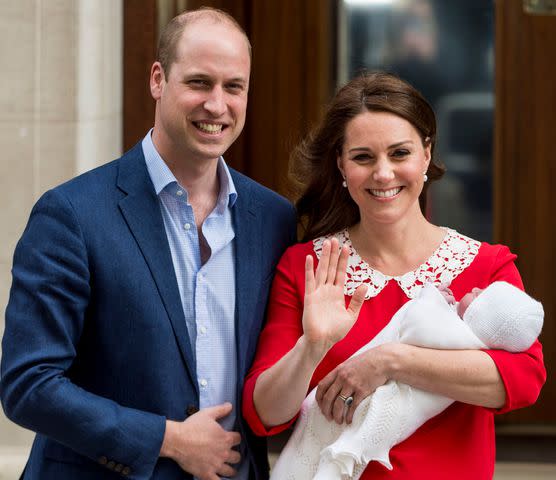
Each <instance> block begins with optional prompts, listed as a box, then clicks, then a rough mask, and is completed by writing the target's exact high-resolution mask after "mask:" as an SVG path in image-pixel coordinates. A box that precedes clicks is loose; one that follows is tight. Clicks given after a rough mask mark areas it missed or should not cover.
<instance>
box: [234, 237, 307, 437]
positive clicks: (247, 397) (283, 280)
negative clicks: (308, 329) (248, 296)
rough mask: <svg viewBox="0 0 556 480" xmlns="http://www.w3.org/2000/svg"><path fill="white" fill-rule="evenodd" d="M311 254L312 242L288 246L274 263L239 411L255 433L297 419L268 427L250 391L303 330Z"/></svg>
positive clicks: (278, 428) (279, 428) (271, 430)
mask: <svg viewBox="0 0 556 480" xmlns="http://www.w3.org/2000/svg"><path fill="white" fill-rule="evenodd" d="M309 253H311V254H313V249H312V242H309V243H308V244H307V243H306V244H298V245H294V246H293V247H290V248H289V249H288V250H286V252H285V253H284V255H283V256H282V258H281V260H280V262H279V263H278V266H277V267H276V275H275V277H274V282H273V284H272V289H271V291H270V299H269V304H268V310H267V323H266V325H265V327H264V329H263V331H262V332H261V336H260V337H259V343H258V346H257V353H256V355H255V360H254V362H253V366H252V367H251V370H250V371H249V373H248V375H247V377H246V379H245V384H244V387H243V404H242V413H243V416H244V418H245V420H246V421H247V423H248V424H249V426H250V427H251V429H252V430H253V432H255V434H257V435H261V436H266V435H275V434H277V433H279V432H281V431H283V430H285V429H286V428H288V427H289V426H290V425H291V424H292V423H293V422H294V421H295V419H296V417H294V418H292V419H291V420H290V421H289V422H287V423H285V424H283V425H278V426H275V427H271V428H266V427H265V426H264V425H263V423H262V422H261V420H260V418H259V415H258V414H257V411H256V409H255V405H254V402H253V391H254V389H255V384H256V382H257V378H258V377H259V375H260V374H261V373H262V372H264V371H265V370H266V369H268V368H270V367H271V366H272V365H274V364H275V363H276V362H277V361H278V360H280V359H281V358H282V357H283V356H284V355H285V354H286V353H287V352H289V351H290V350H291V349H292V348H293V347H294V346H295V344H296V342H297V340H298V339H299V337H301V335H302V334H303V328H302V324H301V316H302V314H303V295H304V294H305V286H304V282H305V277H304V265H305V256H306V255H307V254H309Z"/></svg>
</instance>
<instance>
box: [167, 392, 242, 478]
mask: <svg viewBox="0 0 556 480" xmlns="http://www.w3.org/2000/svg"><path fill="white" fill-rule="evenodd" d="M231 411H232V405H231V404H230V403H224V404H222V405H216V406H214V407H210V408H204V409H202V410H200V411H199V412H197V413H195V414H194V415H191V416H190V417H189V418H187V420H185V421H183V422H174V421H171V420H167V421H166V432H165V434H164V440H163V442H162V448H161V449H160V456H161V457H168V458H171V459H172V460H174V461H175V462H176V463H177V464H178V465H179V466H180V467H181V468H182V470H184V471H186V472H188V473H191V474H192V475H194V476H195V477H197V478H199V479H201V480H219V478H220V477H233V476H234V475H235V474H236V473H237V472H236V470H235V469H234V468H232V467H231V466H230V464H235V463H239V461H240V460H241V456H240V454H239V452H237V451H236V450H234V449H233V448H232V447H234V446H235V445H239V443H240V441H241V436H240V435H239V433H237V432H227V431H226V430H224V429H223V428H222V427H221V426H220V424H219V423H218V422H217V420H218V419H219V418H222V417H225V416H226V415H228V414H229V413H230V412H231Z"/></svg>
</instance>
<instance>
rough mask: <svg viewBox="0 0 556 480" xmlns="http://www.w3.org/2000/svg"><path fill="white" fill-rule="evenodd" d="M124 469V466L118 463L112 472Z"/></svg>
mask: <svg viewBox="0 0 556 480" xmlns="http://www.w3.org/2000/svg"><path fill="white" fill-rule="evenodd" d="M123 468H124V466H123V465H122V464H121V463H118V464H117V465H116V466H115V467H114V471H115V472H118V473H119V472H121V471H122V469H123Z"/></svg>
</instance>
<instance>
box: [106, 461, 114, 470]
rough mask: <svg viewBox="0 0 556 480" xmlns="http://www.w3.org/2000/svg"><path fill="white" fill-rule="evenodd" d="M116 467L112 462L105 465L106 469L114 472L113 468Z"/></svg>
mask: <svg viewBox="0 0 556 480" xmlns="http://www.w3.org/2000/svg"><path fill="white" fill-rule="evenodd" d="M115 466H116V462H115V461H114V460H110V461H109V462H108V463H107V464H106V467H107V468H109V469H110V470H114V467H115Z"/></svg>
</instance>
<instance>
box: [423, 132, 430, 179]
mask: <svg viewBox="0 0 556 480" xmlns="http://www.w3.org/2000/svg"><path fill="white" fill-rule="evenodd" d="M424 143H425V145H424V150H425V168H424V171H425V172H426V171H427V170H428V169H429V164H430V163H431V148H432V147H431V143H432V142H431V139H430V138H429V137H427V138H425V142H424Z"/></svg>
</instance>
